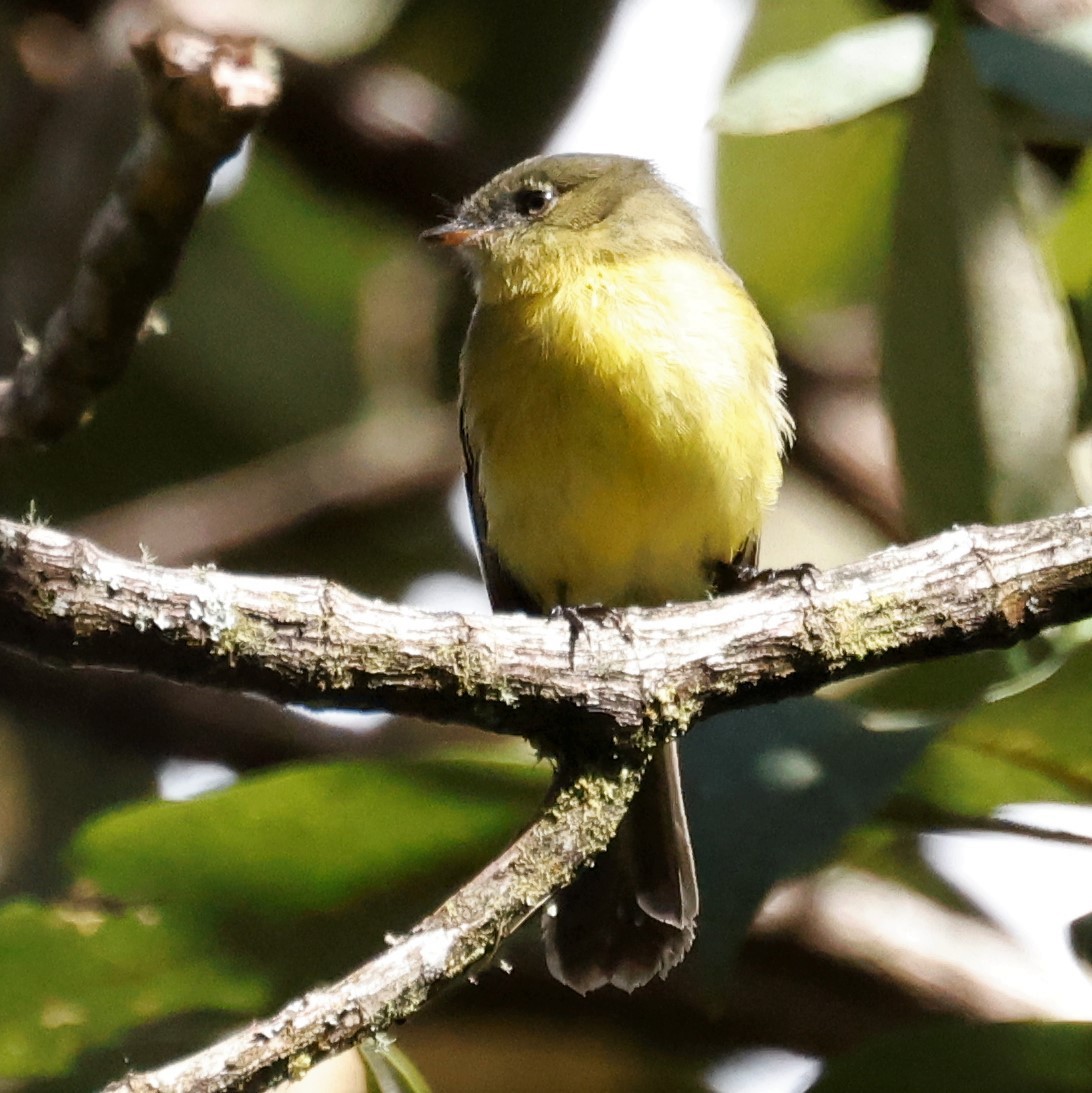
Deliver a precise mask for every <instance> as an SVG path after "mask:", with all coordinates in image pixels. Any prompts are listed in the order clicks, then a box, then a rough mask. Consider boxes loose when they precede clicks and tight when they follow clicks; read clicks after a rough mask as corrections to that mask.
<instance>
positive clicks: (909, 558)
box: [0, 509, 1092, 758]
mask: <svg viewBox="0 0 1092 1093" xmlns="http://www.w3.org/2000/svg"><path fill="white" fill-rule="evenodd" d="M1089 614H1092V510H1089V509H1084V510H1078V511H1077V512H1074V513H1071V514H1067V515H1064V516H1057V517H1052V518H1050V519H1047V520H1039V521H1032V522H1029V523H1025V524H1014V525H1010V526H1008V527H1000V528H986V527H968V528H957V529H954V530H952V531H949V532H946V533H944V534H942V535H938V536H935V537H934V538H931V539H926V540H923V541H921V542H919V543H915V544H913V545H911V546H908V547H904V548H900V549H889V550H885V551H882V552H880V553H879V554H875V555H873V556H872V557H870V558H867V559H865V560H864V561H861V562H856V563H854V564H852V565H848V566H842V567H840V568H838V569H834V570H830V571H828V572H826V573H818V572H816V573H813V574H812V573H809V574H805V575H804V576H803V577H797V576H793V575H781V576H780V577H778V578H777V579H774V580H771V581H770V582H769V583H766V584H760V585H758V586H756V587H753V588H751V589H749V590H748V591H746V592H742V593H739V594H736V595H733V596H728V597H724V598H721V599H717V600H710V601H706V602H703V603H694V604H678V605H673V606H669V607H664V608H657V609H649V610H642V609H630V610H628V611H626V612H624V613H623V615H622V616H621V622H620V625H617V626H615V625H598V624H595V623H591V624H589V625H588V626H587V627H586V628H585V629H584V630H583V631H582V632H581V633H580V634H578V635H575V636H574V635H573V634H572V632H571V630H570V626H569V624H568V622H567V621H565V620H563V619H554V620H543V619H529V618H524V617H522V616H499V617H475V616H468V615H460V614H455V613H443V614H440V613H433V612H427V611H420V610H415V609H412V608H408V607H399V606H394V605H391V604H385V603H379V602H376V601H372V600H366V599H362V598H360V597H358V596H354V595H352V594H351V593H349V592H348V591H346V590H345V589H344V588H341V587H339V586H337V585H335V584H332V583H330V582H328V581H321V580H315V579H304V578H297V579H294V580H285V579H278V578H262V577H244V576H234V575H230V574H227V573H221V572H219V571H217V570H215V569H211V568H193V569H165V568H160V567H156V566H152V565H147V564H142V563H140V562H135V561H129V560H126V559H123V558H120V557H117V556H116V555H112V554H109V553H107V552H105V551H102V550H100V549H99V548H97V547H95V546H93V545H92V544H90V543H88V542H86V541H83V540H79V539H75V538H73V537H71V536H69V535H65V534H63V533H61V532H58V531H54V530H52V529H48V528H41V527H28V526H24V525H20V524H17V523H13V522H10V521H0V642H5V643H8V644H11V645H14V646H17V647H19V648H22V649H24V650H26V651H27V652H30V653H32V654H34V655H37V656H46V657H51V658H54V659H58V660H61V661H63V662H66V663H70V664H81V665H97V666H105V667H124V668H134V669H139V670H144V671H150V672H155V673H158V674H160V675H163V676H166V677H168V678H171V679H176V680H180V681H184V682H197V683H206V684H215V685H218V686H222V687H228V688H232V689H244V690H250V691H257V692H259V693H263V694H266V695H269V696H271V697H273V698H277V699H281V700H285V701H293V702H301V703H310V704H314V705H321V706H344V707H349V708H353V709H369V708H381V709H388V710H392V711H395V712H403V713H411V714H417V715H421V716H425V717H431V718H436V719H440V720H457V721H463V722H466V723H469V724H474V725H477V726H479V727H481V728H484V729H488V730H490V731H493V732H502V733H509V734H519V735H522V736H526V737H527V738H528V739H530V740H532V741H533V742H534V743H535V744H536V745H537V746H538V747H540V748H541V749H542V750H544V751H546V752H548V753H550V754H554V755H557V754H564V755H567V756H569V757H570V758H578V757H574V755H573V749H574V746H575V744H576V741H577V739H579V740H581V741H582V742H583V744H584V745H585V746H586V747H587V748H589V749H591V750H592V751H595V752H599V753H602V752H603V751H604V750H609V749H613V748H617V747H619V746H620V747H623V748H634V747H637V748H640V747H644V746H647V745H649V744H650V743H651V742H652V741H653V740H658V741H662V740H664V739H666V738H668V737H669V736H671V735H673V734H675V733H678V732H682V731H685V730H686V728H687V727H688V726H689V724H690V723H691V722H692V721H693V720H696V719H699V718H702V717H707V716H709V715H710V714H712V713H714V712H716V711H718V710H722V709H725V708H728V707H732V706H743V705H748V704H754V703H758V702H763V701H769V700H772V699H776V698H782V697H785V696H786V695H788V694H793V693H800V692H805V691H810V690H813V689H814V688H816V687H817V686H820V685H821V684H824V683H828V682H830V681H832V680H836V679H842V678H846V677H849V676H856V675H862V674H864V673H866V672H870V671H874V670H876V669H878V668H883V667H887V666H889V665H892V664H898V663H904V662H908V661H912V660H924V659H930V658H934V657H938V656H945V655H951V654H954V653H958V652H969V651H971V650H973V649H982V648H991V647H992V648H997V647H1005V646H1009V645H1012V644H1014V643H1015V642H1018V641H1020V640H1023V639H1025V638H1027V637H1029V636H1031V635H1033V634H1037V633H1039V632H1040V631H1041V630H1043V629H1045V628H1047V627H1050V626H1056V625H1058V624H1060V623H1064V622H1068V621H1071V620H1073V619H1077V618H1082V617H1085V616H1086V615H1089ZM559 724H564V726H565V731H564V734H563V738H555V736H556V735H557V733H556V730H555V728H554V726H557V725H559ZM578 731H579V732H580V736H579V737H577V736H576V735H575V734H576V733H577V732H578Z"/></svg>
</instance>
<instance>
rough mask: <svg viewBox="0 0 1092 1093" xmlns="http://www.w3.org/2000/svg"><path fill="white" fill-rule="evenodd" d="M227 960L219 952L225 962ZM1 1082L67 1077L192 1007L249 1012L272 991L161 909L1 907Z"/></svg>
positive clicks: (24, 903) (22, 903) (265, 1000)
mask: <svg viewBox="0 0 1092 1093" xmlns="http://www.w3.org/2000/svg"><path fill="white" fill-rule="evenodd" d="M217 955H219V954H217ZM0 970H2V977H3V989H0V1076H2V1077H8V1078H18V1077H41V1076H45V1075H54V1074H63V1073H64V1072H65V1071H66V1070H67V1069H68V1068H69V1067H70V1066H71V1064H72V1062H73V1061H74V1059H75V1058H76V1057H77V1056H78V1055H79V1054H80V1052H82V1051H84V1050H85V1049H87V1048H89V1047H99V1046H102V1045H106V1044H110V1043H113V1042H115V1041H116V1039H117V1038H118V1037H119V1036H120V1035H121V1033H122V1032H124V1031H125V1030H126V1029H128V1028H131V1027H133V1026H134V1025H139V1024H144V1023H146V1022H149V1021H153V1020H156V1019H158V1018H162V1017H166V1016H168V1015H170V1014H176V1013H181V1012H184V1011H186V1010H190V1009H221V1010H227V1011H230V1012H249V1011H253V1010H254V1009H256V1008H258V1007H260V1006H262V1005H265V1004H267V1003H268V997H267V994H266V990H265V987H264V984H263V983H262V982H261V981H260V980H257V979H255V978H254V977H253V976H252V975H251V974H249V973H248V972H247V971H245V970H244V969H243V968H242V967H239V966H233V965H232V964H231V963H230V962H227V961H224V960H223V959H222V958H221V959H216V958H214V957H213V955H212V954H210V952H209V948H208V939H207V937H205V936H204V934H203V933H202V932H198V931H193V932H192V933H191V932H190V931H189V930H188V929H187V928H186V927H185V926H183V925H181V924H180V923H178V922H173V923H171V924H170V925H167V924H166V923H165V922H163V921H161V920H160V917H159V915H158V913H156V912H154V911H152V910H151V909H144V910H134V911H127V912H125V913H123V914H119V915H110V914H105V913H102V912H99V911H91V910H86V909H81V908H76V907H47V906H43V905H41V904H37V903H31V902H28V901H22V902H18V903H9V904H7V905H5V906H3V907H0Z"/></svg>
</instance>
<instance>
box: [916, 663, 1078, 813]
mask: <svg viewBox="0 0 1092 1093" xmlns="http://www.w3.org/2000/svg"><path fill="white" fill-rule="evenodd" d="M1037 676H1038V678H1041V675H1039V674H1038V673H1037ZM1032 678H1033V679H1034V678H1036V676H1033V677H1032ZM1090 724H1092V645H1089V644H1086V645H1083V646H1080V647H1079V648H1078V649H1076V650H1075V651H1074V652H1073V653H1072V654H1071V655H1070V656H1069V657H1068V658H1067V659H1066V660H1065V661H1064V662H1063V663H1062V664H1061V666H1060V667H1059V668H1058V669H1057V670H1056V671H1054V672H1053V673H1052V674H1050V675H1049V676H1047V678H1046V679H1041V681H1040V682H1035V683H1034V684H1033V685H1031V686H1026V687H1025V689H1023V690H1020V691H1018V692H1017V693H1014V694H1010V695H1009V696H1008V697H1004V698H1000V699H997V700H996V701H993V702H985V703H983V704H982V705H980V706H979V707H978V708H977V709H975V710H974V711H973V712H971V713H969V714H968V715H967V716H966V717H964V718H963V719H962V720H961V721H959V722H957V723H956V724H955V725H953V726H952V728H951V729H950V730H949V731H948V732H947V733H946V734H945V736H944V737H943V738H942V739H941V740H940V741H938V742H937V744H935V745H934V746H933V747H932V748H930V749H929V751H928V752H927V753H926V755H925V756H924V758H923V759H922V761H921V763H920V764H919V765H918V766H917V767H916V768H915V769H914V771H913V773H912V774H911V776H910V778H909V779H908V781H907V783H906V786H905V787H904V788H905V790H906V792H907V793H908V794H910V795H911V796H913V797H915V798H917V799H918V800H920V801H926V802H928V803H929V804H931V805H933V806H935V807H938V808H942V809H944V810H946V811H951V812H955V813H959V814H962V815H967V816H980V815H986V814H988V813H990V812H992V811H993V810H994V809H995V808H997V807H998V806H1000V805H1003V804H1008V803H1010V802H1012V801H1018V800H1052V801H1073V802H1079V803H1088V802H1092V758H1090V757H1089V749H1088V726H1089V725H1090Z"/></svg>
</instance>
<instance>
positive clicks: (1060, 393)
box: [883, 28, 1077, 534]
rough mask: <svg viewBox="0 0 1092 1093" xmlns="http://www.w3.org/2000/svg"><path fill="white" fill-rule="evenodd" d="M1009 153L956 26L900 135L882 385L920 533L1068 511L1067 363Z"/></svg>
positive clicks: (1069, 353) (1070, 399) (1068, 354)
mask: <svg viewBox="0 0 1092 1093" xmlns="http://www.w3.org/2000/svg"><path fill="white" fill-rule="evenodd" d="M1013 168H1014V158H1013V154H1012V152H1011V150H1010V149H1009V147H1008V146H1007V145H1006V143H1005V141H1004V139H1003V137H1002V134H1001V131H1000V127H999V125H998V122H997V119H996V118H995V117H994V115H993V114H992V113H991V111H990V109H989V107H988V105H987V103H986V101H985V99H984V96H983V93H982V91H981V89H980V88H979V87H978V85H977V83H976V81H975V77H974V73H973V70H972V67H971V64H970V60H969V58H968V56H967V53H966V50H965V48H964V47H963V45H962V42H961V39H960V36H959V35H958V33H957V32H956V31H955V30H954V29H950V28H949V29H946V30H943V31H942V32H941V34H940V35H939V37H938V39H937V43H936V46H935V48H934V51H933V56H932V58H931V60H930V64H929V70H928V73H927V75H926V79H925V83H924V85H923V87H922V91H921V94H920V95H919V96H918V98H917V100H916V102H915V106H914V115H913V119H912V122H911V126H910V132H909V135H908V139H907V147H906V155H905V159H904V161H903V166H902V173H901V180H900V185H899V192H898V196H897V200H896V205H895V214H894V238H893V242H892V255H891V271H890V277H889V280H888V284H887V290H886V299H885V302H884V337H883V350H884V375H883V378H884V385H885V388H886V395H887V401H888V408H889V410H890V413H891V417H892V420H893V423H894V425H895V431H896V437H897V445H898V453H899V463H900V466H901V469H902V474H903V480H904V484H905V496H906V510H907V514H908V516H909V518H910V522H911V526H912V528H913V530H914V531H915V532H916V533H918V534H925V533H928V532H930V531H934V530H937V529H939V528H944V527H947V526H949V525H950V524H952V523H956V522H960V521H968V520H991V521H1002V522H1004V521H1008V520H1019V519H1023V518H1027V517H1030V516H1035V515H1041V514H1042V513H1044V512H1053V511H1058V510H1060V509H1064V508H1066V507H1068V506H1069V505H1070V504H1071V503H1072V502H1073V500H1074V491H1073V485H1072V481H1071V478H1070V473H1069V467H1068V462H1067V455H1068V446H1069V440H1070V437H1071V435H1072V432H1073V426H1074V419H1075V413H1076V401H1077V362H1076V359H1075V357H1074V353H1073V348H1072V345H1071V342H1070V337H1069V335H1070V331H1069V328H1068V324H1067V320H1066V316H1065V312H1064V309H1063V308H1062V306H1061V304H1060V303H1059V301H1058V299H1057V296H1056V294H1055V291H1054V286H1053V285H1052V284H1051V281H1050V278H1049V276H1048V275H1047V272H1046V268H1045V265H1044V262H1043V259H1042V256H1041V254H1040V253H1039V251H1038V249H1037V247H1036V245H1035V243H1034V242H1033V241H1032V239H1031V238H1030V237H1029V235H1028V233H1027V231H1026V230H1025V227H1024V223H1023V218H1022V216H1021V213H1020V210H1019V208H1018V206H1017V202H1016V199H1015V196H1014V193H1013V181H1012V176H1013Z"/></svg>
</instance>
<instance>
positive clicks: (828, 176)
mask: <svg viewBox="0 0 1092 1093" xmlns="http://www.w3.org/2000/svg"><path fill="white" fill-rule="evenodd" d="M904 128H905V122H904V119H903V117H902V115H901V114H900V113H899V112H898V111H897V110H895V109H893V108H891V109H887V110H882V111H878V112H876V113H872V114H869V115H868V116H867V117H864V118H860V119H859V120H857V121H855V122H852V123H850V124H847V125H840V126H835V127H833V128H830V129H816V130H811V131H805V132H798V133H789V134H786V135H784V136H777V137H728V136H723V137H722V138H721V140H720V142H719V144H718V149H719V157H718V163H717V179H718V205H717V209H718V215H719V220H720V228H721V235H722V238H723V241H724V247H725V253H726V254H727V256H728V261H729V262H730V264H731V265H732V266H733V267H735V269H736V270H737V271H738V272H739V274H740V276H742V278H743V279H744V281H745V282H746V284H747V289H748V291H749V292H750V293H751V294H752V295H753V296H754V297H755V300H756V301H757V302H758V305H759V307H760V308H761V310H762V313H763V314H764V315H765V316H766V318H767V320H768V321H769V322H770V324H771V326H773V328H774V330H775V332H777V333H778V334H779V336H782V337H783V336H785V335H788V336H789V337H792V336H794V335H796V334H798V333H800V332H801V331H802V330H803V329H804V328H805V323H806V320H807V319H808V318H809V316H811V315H812V314H814V313H815V312H818V311H826V310H831V309H835V308H841V307H849V306H852V305H855V304H861V303H867V302H869V301H870V300H872V299H874V297H875V294H876V284H877V280H878V277H879V275H880V272H881V270H882V269H883V266H884V262H885V260H886V258H887V254H888V250H889V247H890V242H889V240H890V227H889V220H890V209H891V200H892V194H893V192H894V187H895V177H896V169H897V164H898V156H899V151H900V149H901V148H902V143H903V132H904Z"/></svg>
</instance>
